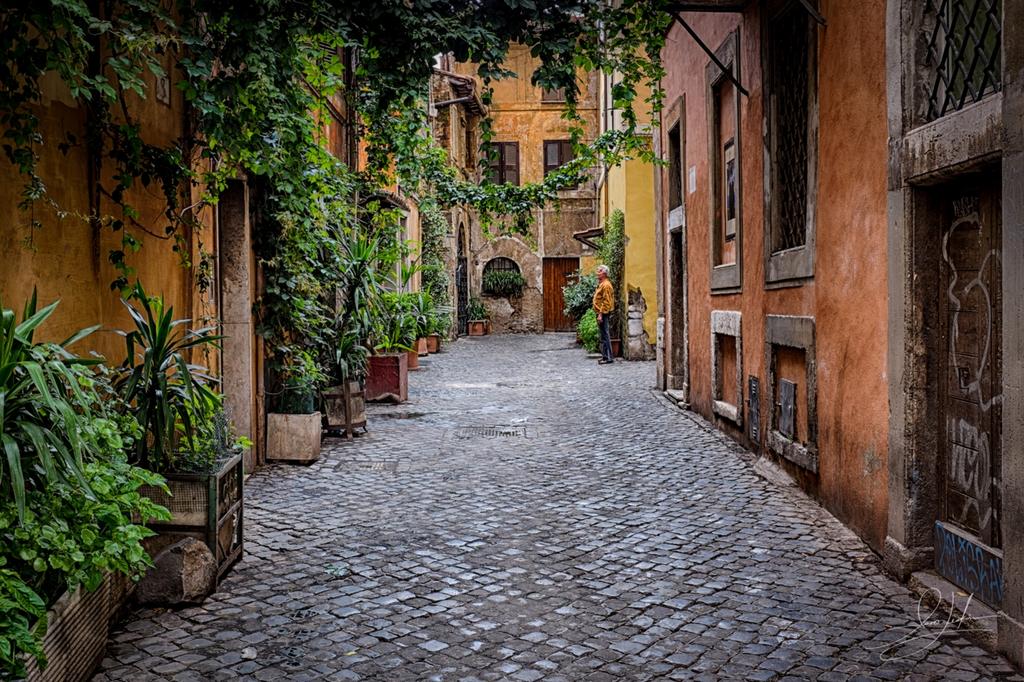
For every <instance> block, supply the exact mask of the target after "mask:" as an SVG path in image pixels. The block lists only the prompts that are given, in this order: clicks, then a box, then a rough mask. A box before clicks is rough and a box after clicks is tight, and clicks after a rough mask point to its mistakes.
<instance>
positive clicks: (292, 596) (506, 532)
mask: <svg viewBox="0 0 1024 682" xmlns="http://www.w3.org/2000/svg"><path fill="white" fill-rule="evenodd" d="M422 366H423V367H424V369H422V370H421V371H418V372H414V373H412V374H411V375H410V402H409V403H407V404H405V405H400V406H384V407H374V408H372V410H371V415H370V431H369V434H368V435H366V436H363V437H361V438H359V439H357V440H356V441H355V442H354V443H346V442H344V441H341V440H335V439H332V440H330V441H328V442H327V443H326V444H325V452H324V455H323V457H322V458H321V459H320V461H319V462H317V463H316V464H314V465H312V466H310V467H300V466H270V467H266V468H264V469H262V470H261V471H259V472H258V473H256V474H255V475H254V476H252V477H251V478H250V479H249V481H248V488H247V491H246V504H247V507H246V519H245V524H246V548H245V551H246V554H245V557H244V559H243V561H242V562H241V563H239V564H238V565H236V567H235V568H234V570H233V571H232V572H231V574H230V575H229V576H228V578H227V579H226V580H225V581H223V582H222V584H221V588H220V590H219V591H218V592H217V593H216V594H215V595H213V596H212V597H210V598H209V599H208V600H207V601H206V603H205V604H204V605H202V606H200V607H193V608H187V609H183V610H179V611H164V610H143V611H140V612H137V613H135V614H133V616H132V618H131V619H130V620H129V621H128V622H126V623H123V624H121V626H119V627H118V628H116V629H115V630H114V632H113V634H112V641H111V643H110V647H109V651H108V655H107V658H106V660H105V661H104V663H103V670H102V672H101V673H100V674H99V675H98V676H97V677H96V680H131V681H132V682H139V681H142V680H153V679H173V680H208V679H212V680H222V679H223V680H234V679H255V680H278V679H292V680H312V679H329V680H358V679H364V680H428V679H429V680H517V681H522V682H530V681H532V680H541V679H543V680H550V681H554V680H649V679H679V680H690V679H707V680H716V679H722V680H733V679H752V680H772V679H817V680H845V679H876V678H877V679H887V680H897V679H921V680H926V679H948V680H975V679H992V678H997V677H1008V678H1011V679H1016V680H1021V679H1024V678H1021V677H1019V676H1014V675H1013V671H1012V669H1011V668H1010V667H1009V666H1008V665H1007V664H1006V663H1005V661H1003V659H1001V658H999V657H996V656H993V655H991V654H988V653H986V652H984V651H983V650H981V649H979V648H977V647H975V646H973V645H972V644H970V643H969V642H967V641H966V640H965V639H963V638H962V637H961V636H959V635H957V634H955V633H948V632H947V633H946V634H944V635H941V636H940V633H941V631H942V628H941V624H940V625H934V624H932V625H930V626H928V627H927V628H925V629H922V627H921V626H920V621H921V620H928V617H927V616H928V613H927V611H925V613H923V614H921V615H920V616H919V615H918V605H917V599H916V597H914V596H913V595H912V594H911V593H910V592H909V591H908V590H907V589H906V588H905V587H903V586H901V585H899V584H898V583H896V582H894V581H892V580H890V579H889V578H887V577H885V576H884V575H883V574H882V573H881V571H880V568H879V562H878V560H877V558H876V556H875V555H874V554H873V553H871V552H870V551H869V550H868V549H867V547H866V546H865V545H864V544H863V543H862V542H861V541H860V540H858V539H857V538H856V537H855V536H854V535H853V534H852V533H851V532H849V531H848V530H846V529H845V528H844V527H843V526H842V525H841V524H839V523H838V522H837V521H836V520H834V519H833V518H832V517H831V516H830V515H829V514H827V513H826V512H824V511H823V510H822V509H821V508H820V507H819V506H817V504H815V503H814V502H812V501H811V500H809V499H808V498H807V497H806V496H805V495H804V494H802V493H800V492H799V491H798V490H796V489H795V488H792V487H786V486H783V485H780V484H778V483H769V482H767V481H765V480H764V479H762V478H761V477H759V476H758V475H757V474H756V473H755V472H754V469H753V459H752V458H751V457H750V456H749V455H748V454H746V453H744V452H743V451H741V450H739V449H738V448H737V447H735V446H734V445H732V444H731V443H730V442H729V441H728V440H727V439H725V438H724V437H723V436H721V435H719V434H718V433H716V432H714V431H711V430H709V428H707V427H706V426H705V425H704V424H702V423H701V422H700V421H699V420H697V419H694V418H693V417H691V416H689V415H687V414H684V413H682V412H680V411H679V410H677V409H676V408H675V407H672V406H671V405H670V404H669V403H667V402H666V401H664V400H663V399H662V397H661V396H660V395H658V394H656V393H654V392H653V391H652V390H651V388H650V387H651V385H652V384H653V373H654V365H653V364H652V363H622V362H620V363H616V364H614V365H611V366H604V367H599V366H598V365H597V364H596V363H595V362H594V361H593V360H588V359H586V357H585V355H584V353H583V352H582V351H581V350H579V349H578V348H576V347H575V346H574V345H573V344H572V339H571V337H570V336H568V335H545V336H513V337H510V336H492V337H485V338H479V339H478V338H472V339H463V340H460V341H458V342H457V343H455V344H453V345H451V346H449V347H448V349H447V352H445V353H442V354H440V355H435V356H431V357H430V358H429V359H426V358H425V359H424V360H423V362H422ZM946 615H948V614H946ZM946 615H944V614H937V615H936V618H937V619H938V620H940V621H941V620H944V619H945V617H946ZM950 629H952V628H950Z"/></svg>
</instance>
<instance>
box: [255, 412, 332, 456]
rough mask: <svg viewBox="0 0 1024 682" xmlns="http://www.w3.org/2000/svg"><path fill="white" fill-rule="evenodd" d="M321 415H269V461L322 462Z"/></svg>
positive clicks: (316, 413)
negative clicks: (320, 460) (319, 460)
mask: <svg viewBox="0 0 1024 682" xmlns="http://www.w3.org/2000/svg"><path fill="white" fill-rule="evenodd" d="M322 422H323V419H322V417H321V416H320V413H319V412H310V413H309V414H281V413H278V412H271V413H270V414H268V415H267V461H268V462H292V463H295V464H312V463H313V462H315V461H317V460H318V459H320V435H321V430H322V428H323V423H322Z"/></svg>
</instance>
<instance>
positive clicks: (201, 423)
mask: <svg viewBox="0 0 1024 682" xmlns="http://www.w3.org/2000/svg"><path fill="white" fill-rule="evenodd" d="M124 304H125V307H126V308H127V309H128V313H129V315H130V316H131V318H132V321H133V322H134V328H133V329H131V330H130V331H127V332H121V333H122V335H123V336H124V337H125V346H126V348H127V351H128V352H127V356H126V357H125V360H124V362H123V363H122V364H121V367H120V370H119V376H118V377H117V379H116V381H115V386H116V387H117V388H118V389H119V390H120V391H121V397H122V399H123V401H124V403H125V404H126V405H128V406H129V410H130V411H131V414H132V415H133V416H134V418H135V420H136V421H137V422H138V423H139V425H140V427H141V430H142V436H141V437H140V438H138V439H137V440H136V441H135V457H136V459H137V460H138V462H139V463H140V465H142V466H145V467H146V468H149V469H152V470H154V471H157V472H159V473H161V474H163V476H164V478H165V479H166V481H167V484H166V486H163V487H158V486H152V485H149V486H145V487H144V488H143V489H142V492H143V494H145V495H146V496H147V497H149V498H150V499H152V500H153V501H154V502H156V503H158V504H161V505H163V506H165V507H167V509H168V510H170V514H171V515H170V518H169V519H166V520H163V521H161V522H160V523H158V524H155V525H154V526H153V528H154V530H156V531H158V532H159V533H160V535H161V536H162V537H161V539H160V540H158V541H153V542H151V543H150V545H149V549H150V550H151V551H153V552H154V553H155V551H156V550H158V549H160V548H161V546H166V545H168V544H171V543H172V542H176V541H177V540H180V539H181V538H182V537H185V536H188V537H195V538H196V539H199V540H202V541H203V542H205V543H206V545H207V547H209V549H210V551H211V552H212V553H213V556H214V558H215V559H216V561H217V579H218V580H219V579H220V577H221V576H223V575H224V573H226V572H227V570H228V569H229V568H230V567H231V566H232V564H234V563H235V562H236V561H237V560H238V559H239V558H241V556H242V537H243V534H242V502H243V495H242V480H243V475H244V472H243V468H242V467H243V464H242V449H244V447H247V446H248V441H244V440H240V441H237V442H229V441H232V440H233V439H231V438H230V437H229V434H230V426H229V425H228V423H227V418H226V417H225V416H224V412H223V402H222V398H221V396H220V395H218V394H215V393H214V392H213V391H212V390H210V386H211V385H212V384H213V383H214V379H213V378H212V377H210V376H209V375H208V374H207V373H206V369H205V368H204V367H201V366H199V365H194V364H190V363H188V362H187V360H186V358H185V356H186V353H187V352H189V351H197V350H201V349H204V348H208V347H210V346H213V345H215V344H216V342H217V340H218V339H219V338H220V337H218V336H214V335H213V334H212V330H211V329H210V328H205V329H200V330H196V331H189V330H187V329H185V327H184V325H185V324H186V323H187V320H175V319H174V308H173V307H165V305H164V302H163V300H162V299H161V298H159V297H153V298H151V297H149V296H148V295H147V294H146V292H145V290H144V289H143V288H142V285H141V284H136V286H135V288H134V289H133V290H132V293H131V295H130V296H129V299H128V300H125V301H124Z"/></svg>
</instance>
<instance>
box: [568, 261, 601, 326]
mask: <svg viewBox="0 0 1024 682" xmlns="http://www.w3.org/2000/svg"><path fill="white" fill-rule="evenodd" d="M595 291H597V275H595V274H594V273H592V272H591V273H583V272H582V271H576V274H574V275H573V276H572V281H571V282H570V283H569V284H567V285H565V286H564V287H562V298H563V300H564V301H565V308H564V312H565V314H566V315H568V316H569V317H571V318H572V319H574V320H576V321H579V320H581V319H582V318H583V316H584V315H586V313H587V311H588V310H590V309H591V308H592V307H593V305H594V292H595Z"/></svg>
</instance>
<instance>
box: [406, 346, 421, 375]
mask: <svg viewBox="0 0 1024 682" xmlns="http://www.w3.org/2000/svg"><path fill="white" fill-rule="evenodd" d="M406 355H408V356H409V358H408V360H406V363H405V364H406V367H408V368H409V371H410V372H415V371H416V370H418V369H419V368H420V354H419V351H417V350H416V349H415V348H414V349H413V350H411V351H408V352H407V353H406Z"/></svg>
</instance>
